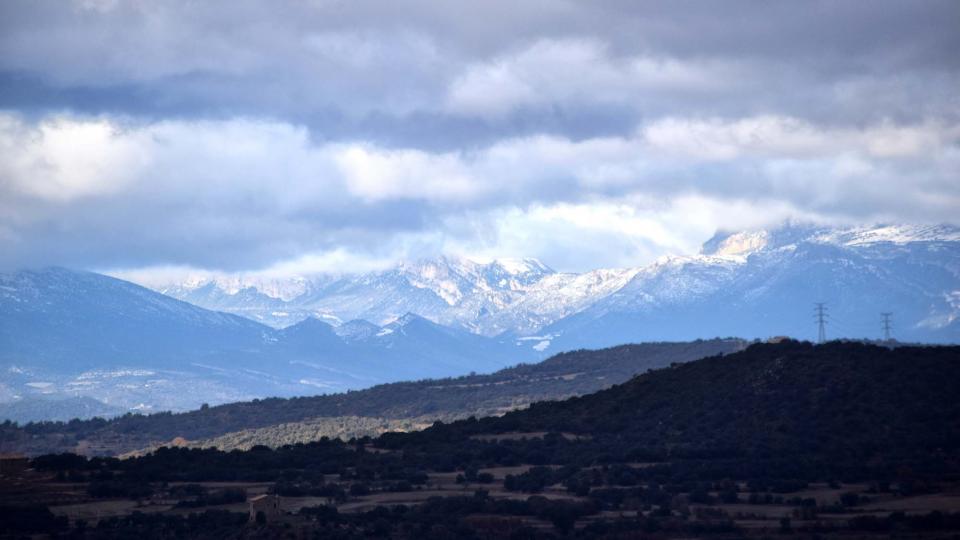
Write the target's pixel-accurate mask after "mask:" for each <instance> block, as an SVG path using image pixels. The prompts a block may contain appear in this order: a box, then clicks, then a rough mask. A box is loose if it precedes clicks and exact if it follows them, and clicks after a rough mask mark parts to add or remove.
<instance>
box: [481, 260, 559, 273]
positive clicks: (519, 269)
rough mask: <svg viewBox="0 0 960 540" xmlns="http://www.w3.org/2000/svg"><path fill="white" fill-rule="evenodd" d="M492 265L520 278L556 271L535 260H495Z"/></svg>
mask: <svg viewBox="0 0 960 540" xmlns="http://www.w3.org/2000/svg"><path fill="white" fill-rule="evenodd" d="M492 264H495V265H497V266H499V267H500V268H502V269H503V270H504V271H505V272H506V273H508V274H511V275H514V276H519V275H524V274H537V275H544V274H553V273H554V270H553V269H552V268H550V267H549V266H547V265H545V264H543V263H542V262H540V261H539V260H537V259H534V258H524V259H509V258H506V259H494V260H493V262H492Z"/></svg>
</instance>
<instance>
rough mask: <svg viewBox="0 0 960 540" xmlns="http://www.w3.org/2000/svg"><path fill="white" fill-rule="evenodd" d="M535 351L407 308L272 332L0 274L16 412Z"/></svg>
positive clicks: (509, 359)
mask: <svg viewBox="0 0 960 540" xmlns="http://www.w3.org/2000/svg"><path fill="white" fill-rule="evenodd" d="M539 355H540V353H539V352H537V351H534V350H532V349H529V348H520V347H517V346H516V345H515V344H514V343H513V342H509V341H504V340H498V339H494V338H488V337H484V336H480V335H477V334H472V333H469V332H466V331H464V330H460V329H456V328H449V327H444V326H440V325H438V324H436V323H433V322H430V321H428V320H426V319H424V318H422V317H420V316H417V315H414V314H407V315H405V316H403V317H400V318H398V319H396V320H394V321H392V322H390V323H389V324H386V325H383V326H376V325H373V324H371V323H368V322H365V321H352V322H347V323H344V324H342V325H340V326H338V327H336V328H334V327H332V326H330V325H329V324H326V323H324V322H323V321H320V320H318V319H314V318H309V319H305V320H303V321H301V322H299V323H298V324H295V325H293V326H289V327H287V328H283V329H276V328H271V327H269V326H265V325H263V324H260V323H257V322H254V321H251V320H249V319H246V318H243V317H239V316H237V315H232V314H228V313H222V312H216V311H211V310H207V309H204V308H201V307H197V306H194V305H191V304H188V303H186V302H183V301H180V300H176V299H174V298H171V297H169V296H165V295H162V294H159V293H157V292H154V291H151V290H149V289H145V288H143V287H140V286H139V285H135V284H133V283H129V282H126V281H122V280H119V279H115V278H112V277H109V276H104V275H101V274H96V273H92V272H79V271H74V270H66V269H62V268H48V269H44V270H38V271H21V272H17V273H15V274H7V275H2V276H0V370H2V372H0V373H2V375H0V403H2V402H12V401H16V402H18V407H17V410H18V411H19V414H18V417H20V418H35V417H36V416H37V415H36V414H35V413H34V412H32V411H30V410H29V407H28V406H27V405H28V404H25V403H24V400H27V401H29V402H32V403H33V404H34V405H35V406H36V407H39V408H42V409H49V408H50V407H52V406H53V405H52V403H51V400H52V399H55V398H63V397H78V396H86V397H92V398H95V399H97V400H99V401H101V402H104V403H106V404H109V405H111V406H115V407H120V410H143V411H154V410H171V409H172V410H184V409H191V408H197V407H199V406H200V405H202V404H203V403H225V402H230V401H239V400H244V399H253V398H257V397H266V396H274V395H280V396H290V395H304V394H316V393H322V392H337V391H344V390H348V389H352V388H363V387H367V386H372V385H374V384H378V383H383V382H390V381H396V380H416V379H422V378H426V377H445V376H451V375H460V374H464V373H468V372H471V371H479V372H492V371H495V370H497V369H500V368H503V367H506V366H508V365H513V364H516V363H518V362H521V361H531V360H535V359H537V358H538V357H539ZM0 407H2V406H0ZM0 412H2V410H0Z"/></svg>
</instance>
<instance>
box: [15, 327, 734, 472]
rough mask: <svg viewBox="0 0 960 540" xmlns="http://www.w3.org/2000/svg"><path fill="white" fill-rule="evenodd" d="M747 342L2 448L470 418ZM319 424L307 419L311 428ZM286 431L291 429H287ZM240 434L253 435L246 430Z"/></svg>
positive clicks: (71, 431) (575, 360) (28, 428)
mask: <svg viewBox="0 0 960 540" xmlns="http://www.w3.org/2000/svg"><path fill="white" fill-rule="evenodd" d="M745 346H746V342H744V341H742V340H738V339H714V340H697V341H693V342H685V343H645V344H639V345H624V346H620V347H613V348H609V349H603V350H598V351H585V350H581V351H573V352H568V353H563V354H558V355H556V356H554V357H551V358H549V359H547V360H545V361H543V362H540V363H537V364H524V365H519V366H516V367H512V368H508V369H504V370H501V371H498V372H496V373H493V374H490V375H468V376H464V377H457V378H448V379H436V380H422V381H415V382H402V383H393V384H383V385H379V386H375V387H372V388H369V389H366V390H360V391H353V392H347V393H341V394H331V395H324V396H314V397H302V398H293V399H279V398H276V399H263V400H254V401H249V402H242V403H232V404H227V405H221V406H216V407H209V408H204V409H201V410H196V411H192V412H188V413H181V414H170V413H161V414H154V415H149V416H140V415H127V416H124V417H120V418H116V419H113V420H109V421H108V420H101V419H94V420H87V421H72V422H68V423H61V422H56V423H53V422H48V423H37V424H27V425H25V426H16V425H13V424H10V423H6V424H0V435H2V439H3V440H4V441H5V448H6V451H20V452H24V453H28V454H40V453H46V452H59V451H73V452H81V453H95V454H121V453H124V452H128V451H132V450H138V449H142V448H146V447H149V446H155V445H157V444H162V443H168V442H169V441H171V440H173V439H174V438H176V437H181V438H184V439H187V440H189V441H194V440H199V439H208V438H212V437H218V436H222V435H224V434H229V433H235V432H239V431H242V430H252V429H256V428H263V427H269V426H277V425H279V424H289V423H297V422H303V421H305V420H310V419H316V418H331V417H343V416H350V417H360V418H367V419H373V420H403V419H419V420H422V421H432V420H435V419H441V420H447V421H449V420H453V419H457V418H465V417H467V416H471V415H474V416H477V417H481V416H488V415H496V414H501V413H503V412H506V411H509V410H512V409H516V408H518V407H524V406H526V405H528V404H530V403H533V402H537V401H544V400H556V399H563V398H567V397H570V396H576V395H583V394H588V393H591V392H596V391H597V390H601V389H603V388H607V387H609V386H611V385H613V384H618V383H621V382H624V381H626V380H628V379H630V378H631V377H633V376H634V375H636V374H639V373H643V372H645V371H647V370H650V369H657V368H662V367H665V366H669V365H670V364H672V363H681V362H689V361H692V360H697V359H699V358H703V357H706V356H714V355H718V354H728V353H732V352H735V351H738V350H741V349H743V348H744V347H745ZM315 425H316V424H315V423H314V424H311V426H310V429H314V427H313V426H315ZM384 425H388V426H389V425H394V423H390V422H387V423H385V424H384ZM285 429H287V430H289V429H294V430H295V429H297V427H296V426H293V427H292V428H291V427H290V426H285ZM314 435H317V436H319V435H322V434H317V433H314ZM327 435H336V434H335V433H329V434H327ZM243 438H244V439H246V440H249V438H250V437H249V436H245V437H243ZM258 442H261V443H264V444H270V443H271V441H267V440H264V441H258Z"/></svg>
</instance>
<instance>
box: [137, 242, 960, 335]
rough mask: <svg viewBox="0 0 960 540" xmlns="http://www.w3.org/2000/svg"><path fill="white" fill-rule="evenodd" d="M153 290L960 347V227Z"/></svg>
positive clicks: (396, 312)
mask: <svg viewBox="0 0 960 540" xmlns="http://www.w3.org/2000/svg"><path fill="white" fill-rule="evenodd" d="M152 287H153V288H154V289H155V290H157V291H158V292H162V293H164V294H167V295H170V296H173V297H175V298H178V299H181V300H184V301H187V302H190V303H193V304H196V305H198V306H202V307H205V308H208V309H212V310H217V311H224V312H228V313H234V314H237V315H241V316H244V317H248V318H250V319H253V320H257V321H260V322H263V323H265V324H268V325H271V326H274V327H284V326H287V325H290V324H293V323H296V322H298V321H299V320H302V319H304V318H307V317H311V316H312V317H318V318H321V319H323V320H325V321H328V322H330V323H331V324H333V325H337V324H340V321H347V320H354V319H363V320H367V321H371V322H373V323H376V324H384V323H388V322H390V321H392V320H393V319H395V318H397V317H399V316H402V315H404V314H406V313H416V314H418V315H420V316H422V317H424V318H427V319H429V320H431V321H433V322H436V323H438V324H441V325H444V326H450V327H458V328H462V329H464V330H467V331H470V332H473V333H477V334H481V335H486V336H499V335H510V336H514V337H518V338H521V339H524V340H526V341H531V342H532V345H537V346H538V347H540V348H542V349H543V350H548V349H549V350H550V351H552V352H556V351H560V350H568V349H570V348H577V347H581V346H607V345H613V344H615V343H619V342H622V341H623V340H624V339H630V340H638V339H640V340H658V339H682V340H685V339H694V338H698V337H710V336H717V335H738V336H745V337H766V336H770V335H776V334H788V335H792V336H797V337H806V338H813V337H814V336H816V330H815V327H814V325H813V324H812V322H811V318H810V316H811V309H812V307H813V306H812V303H813V302H818V301H819V302H826V303H827V308H828V311H829V313H830V316H831V319H830V320H829V321H828V328H829V332H828V335H831V336H836V337H850V338H879V337H882V335H881V333H880V313H881V312H892V313H894V320H895V335H896V336H897V337H898V338H899V339H902V340H908V341H934V342H950V341H956V340H957V339H960V329H958V326H957V322H956V321H957V317H958V314H960V228H957V227H954V226H950V225H939V226H918V225H885V226H874V227H846V228H829V227H817V226H812V225H798V224H790V223H788V224H785V225H783V226H781V227H778V228H774V229H770V230H760V231H743V232H735V233H730V232H719V233H717V234H716V235H715V236H714V237H713V238H711V239H710V240H709V241H707V242H706V243H705V244H704V245H703V247H702V249H701V251H700V253H699V254H696V255H692V256H668V257H663V258H661V259H659V260H657V261H656V262H655V263H653V264H651V265H648V266H643V267H636V268H623V269H601V270H593V271H589V272H584V273H562V272H556V271H554V270H552V269H551V268H550V267H548V266H547V265H545V264H543V263H541V262H540V261H537V260H535V259H521V260H511V259H503V260H494V261H492V262H487V263H478V262H474V261H471V260H467V259H461V258H454V257H439V258H437V259H432V260H421V261H417V262H405V263H401V264H399V265H397V266H396V267H393V268H390V269H387V270H383V271H378V272H371V273H365V274H358V275H347V276H335V275H326V274H324V275H312V276H295V277H289V278H284V279H279V278H272V279H265V278H261V277H257V276H253V275H226V276H225V275H220V276H199V275H198V276H192V277H189V278H187V279H185V280H181V281H177V282H171V283H155V284H152ZM537 335H540V336H542V338H541V339H535V338H536V336H537Z"/></svg>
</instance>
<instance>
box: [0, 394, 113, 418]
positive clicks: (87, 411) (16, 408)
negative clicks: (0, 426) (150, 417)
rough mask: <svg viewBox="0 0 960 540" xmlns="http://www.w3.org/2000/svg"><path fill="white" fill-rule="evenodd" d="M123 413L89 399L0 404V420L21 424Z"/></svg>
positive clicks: (47, 399) (25, 401)
mask: <svg viewBox="0 0 960 540" xmlns="http://www.w3.org/2000/svg"><path fill="white" fill-rule="evenodd" d="M125 412H127V410H126V409H124V408H121V407H114V406H111V405H107V404H106V403H103V402H101V401H97V400H96V399H93V398H91V397H66V398H46V397H30V398H27V399H20V400H17V401H12V402H8V403H0V418H2V419H9V420H13V421H14V422H19V423H21V424H24V423H27V422H38V421H41V420H58V421H62V422H66V421H69V420H72V419H74V418H80V419H87V418H94V417H100V418H110V417H114V416H119V415H121V414H123V413H125Z"/></svg>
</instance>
